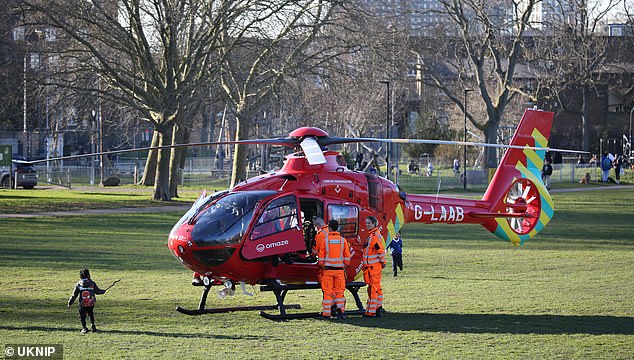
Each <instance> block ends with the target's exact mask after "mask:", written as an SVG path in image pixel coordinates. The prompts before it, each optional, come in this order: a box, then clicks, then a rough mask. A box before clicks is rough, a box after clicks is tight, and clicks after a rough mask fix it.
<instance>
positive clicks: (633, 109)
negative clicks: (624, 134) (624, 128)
mask: <svg viewBox="0 0 634 360" xmlns="http://www.w3.org/2000/svg"><path fill="white" fill-rule="evenodd" d="M632 112H634V106H632V109H631V110H630V159H631V158H632Z"/></svg>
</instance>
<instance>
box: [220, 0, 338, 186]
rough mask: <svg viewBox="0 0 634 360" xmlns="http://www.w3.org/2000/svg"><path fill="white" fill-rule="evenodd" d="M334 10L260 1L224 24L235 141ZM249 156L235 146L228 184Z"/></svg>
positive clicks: (289, 0) (306, 2)
mask: <svg viewBox="0 0 634 360" xmlns="http://www.w3.org/2000/svg"><path fill="white" fill-rule="evenodd" d="M337 9H338V7H337V3H336V2H333V1H330V0H302V1H296V0H259V1H251V2H250V4H249V6H248V8H246V9H245V11H244V12H243V13H242V14H241V16H239V17H238V18H236V19H233V20H231V19H227V21H226V22H225V23H223V25H222V26H221V27H222V28H223V32H222V38H221V43H222V46H221V47H219V48H218V52H219V55H218V58H220V59H222V62H221V76H220V79H221V85H222V88H223V90H224V92H225V94H226V96H227V99H229V101H230V104H231V106H232V107H233V109H234V111H235V118H236V122H237V123H236V135H235V140H243V139H247V138H248V137H249V130H250V128H251V127H252V126H251V125H252V120H253V117H254V109H255V108H256V107H257V106H258V105H259V104H261V103H262V101H264V100H265V99H266V98H267V97H268V96H269V95H271V94H272V92H273V91H274V89H276V87H278V86H279V85H280V84H281V83H282V81H283V80H284V78H285V77H286V76H288V75H289V74H290V73H293V72H294V69H295V68H296V67H297V66H298V64H299V63H300V62H304V61H305V60H306V58H307V57H309V55H307V52H308V51H309V47H310V46H311V45H313V44H314V42H315V39H316V38H317V36H318V35H319V34H320V31H321V30H322V29H323V27H324V26H326V24H328V22H329V21H330V18H331V16H332V14H333V13H334V12H335V11H336V10H337ZM247 155H248V150H247V146H246V145H236V146H235V152H234V159H233V169H232V170H233V171H232V177H231V186H234V185H235V184H236V182H238V180H240V179H245V178H246V165H247V164H246V158H247Z"/></svg>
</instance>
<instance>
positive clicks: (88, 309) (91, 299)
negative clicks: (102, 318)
mask: <svg viewBox="0 0 634 360" xmlns="http://www.w3.org/2000/svg"><path fill="white" fill-rule="evenodd" d="M105 293H106V290H101V289H100V288H99V287H98V286H97V284H95V282H94V281H92V280H91V279H90V271H89V270H88V269H81V270H79V281H78V282H77V284H76V285H75V289H73V295H71V297H70V299H68V306H69V307H70V306H71V305H72V304H73V303H74V302H75V299H76V298H77V297H78V296H80V298H79V302H78V303H77V305H78V307H79V319H80V320H81V327H82V329H81V333H82V334H85V333H87V332H88V328H87V327H86V315H88V316H89V317H90V324H91V325H92V332H96V331H97V327H96V326H95V315H94V313H93V309H94V308H95V302H96V301H97V297H96V295H101V294H105Z"/></svg>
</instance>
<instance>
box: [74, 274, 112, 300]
mask: <svg viewBox="0 0 634 360" xmlns="http://www.w3.org/2000/svg"><path fill="white" fill-rule="evenodd" d="M82 291H91V292H93V293H94V294H95V295H101V294H105V293H106V290H101V289H100V288H99V286H97V284H95V282H94V281H92V280H90V279H81V280H79V281H78V282H77V284H75V289H73V294H72V295H71V296H70V299H68V306H71V305H72V304H73V303H74V302H75V299H77V296H79V294H81V292H82ZM78 305H79V306H82V305H81V301H80V302H79V303H78Z"/></svg>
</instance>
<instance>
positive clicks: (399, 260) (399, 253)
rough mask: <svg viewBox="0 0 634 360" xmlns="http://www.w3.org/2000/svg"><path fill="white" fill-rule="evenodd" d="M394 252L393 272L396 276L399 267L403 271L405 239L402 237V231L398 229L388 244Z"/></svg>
mask: <svg viewBox="0 0 634 360" xmlns="http://www.w3.org/2000/svg"><path fill="white" fill-rule="evenodd" d="M387 248H388V249H390V251H391V253H392V272H393V273H394V276H396V274H397V273H398V270H397V269H400V270H401V271H403V240H402V239H401V231H400V230H399V231H397V232H396V235H395V236H394V238H393V239H392V241H391V242H390V245H388V246H387Z"/></svg>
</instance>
